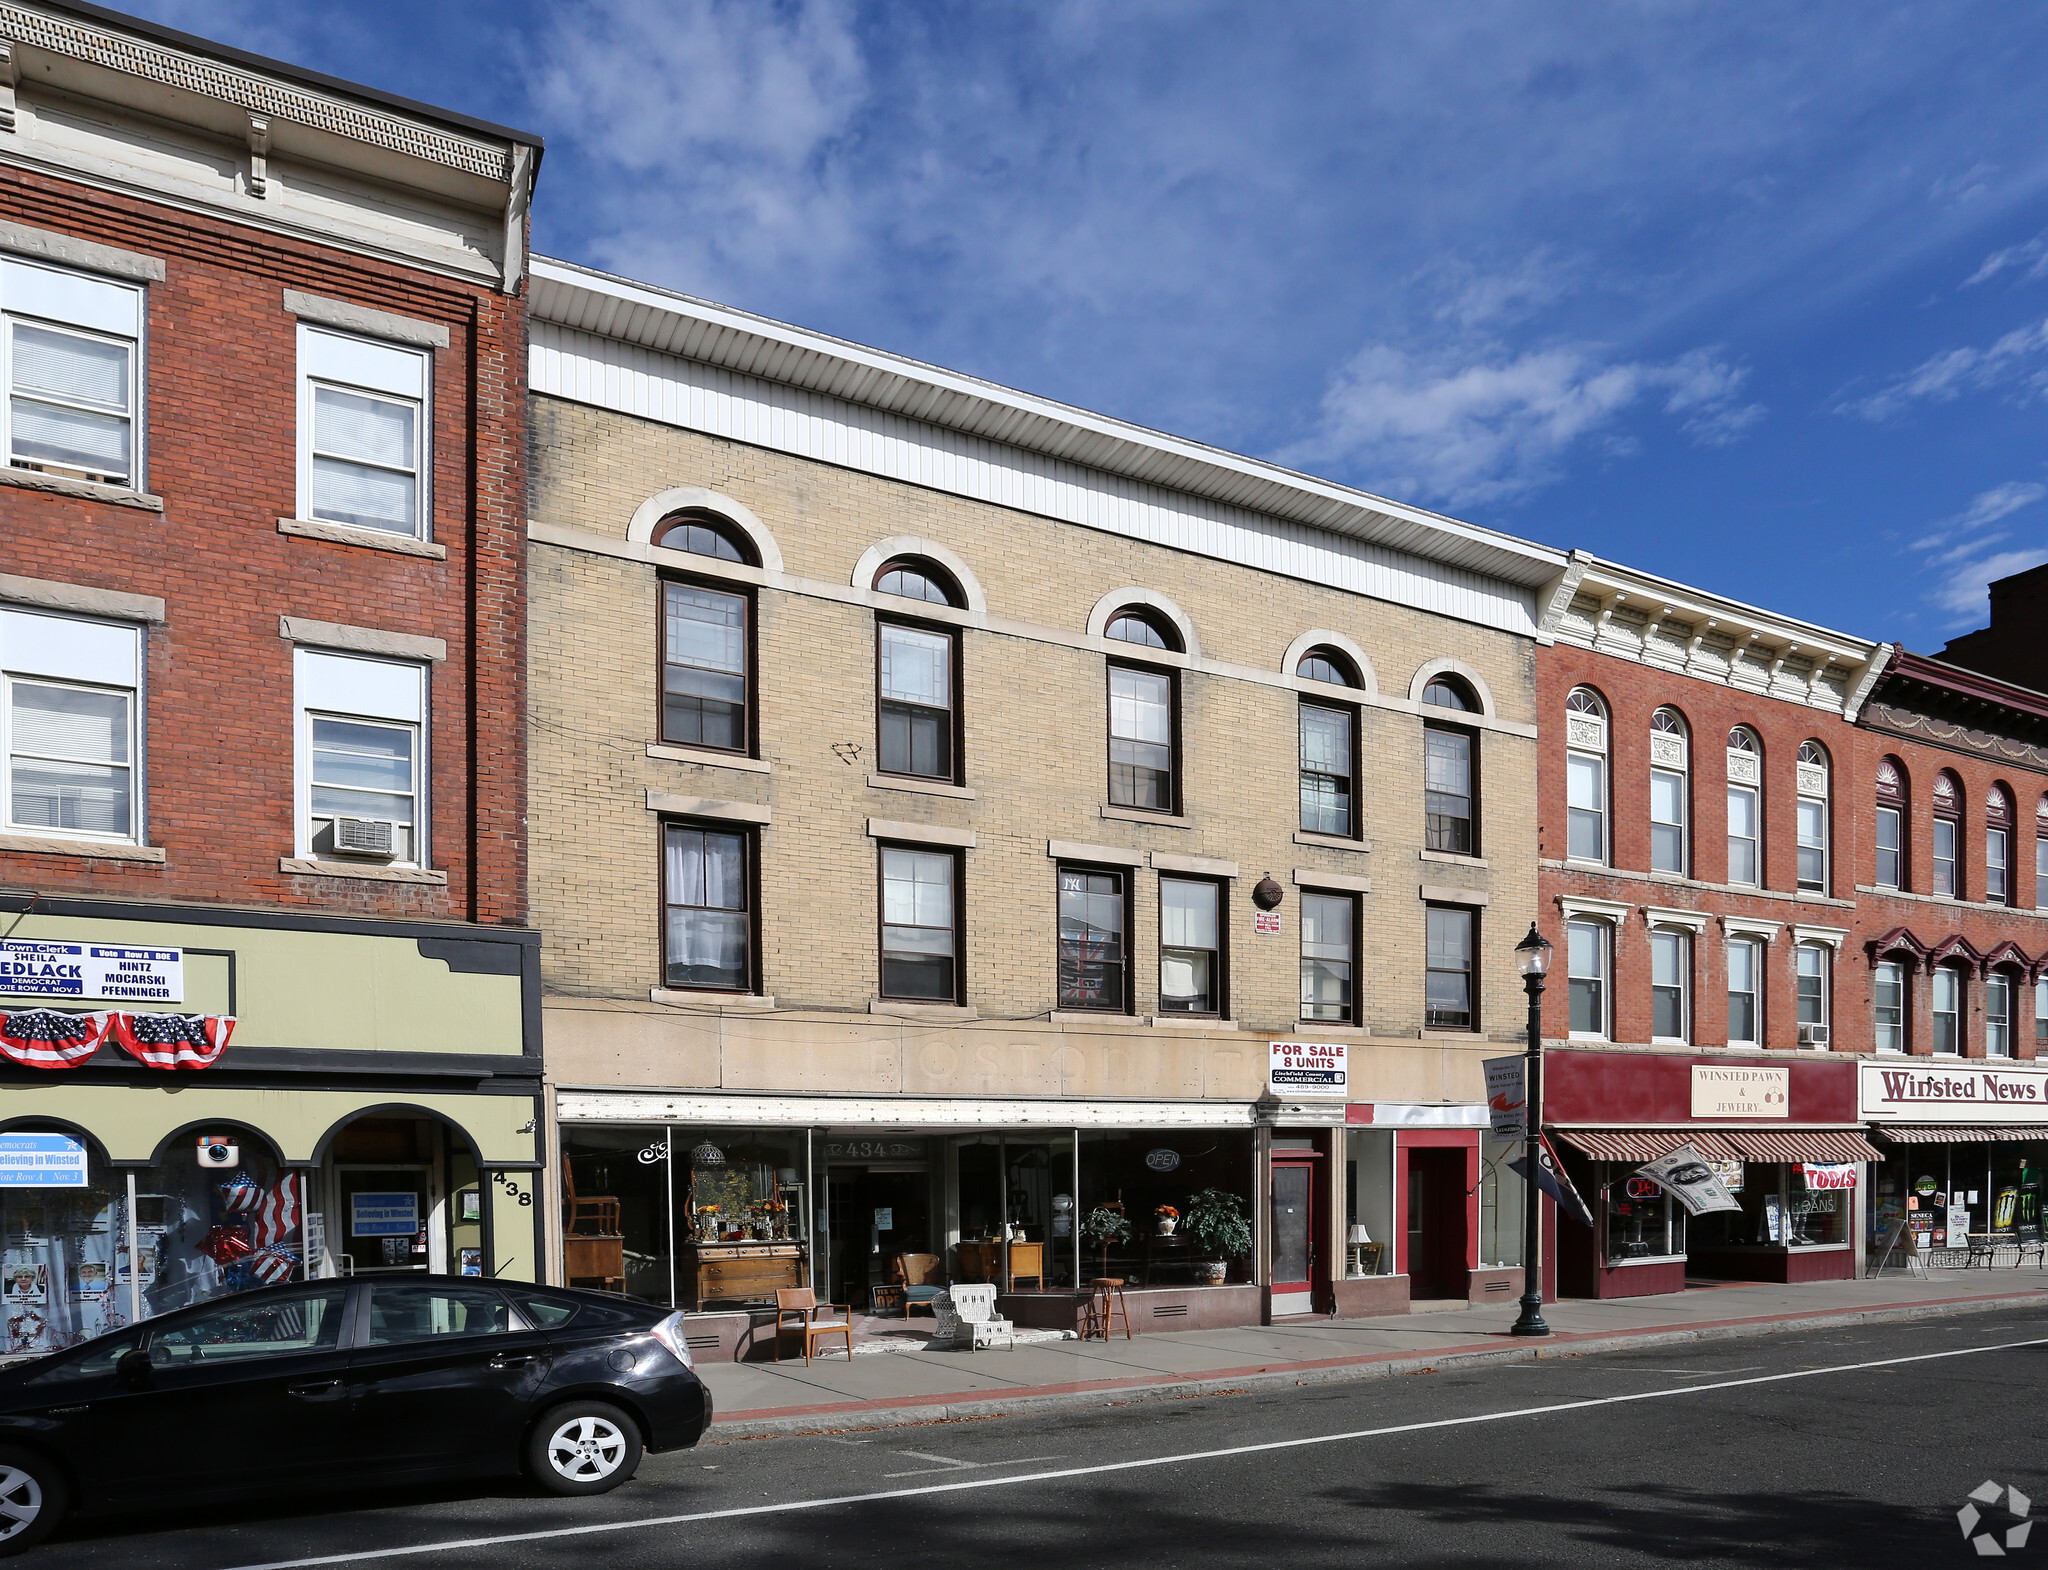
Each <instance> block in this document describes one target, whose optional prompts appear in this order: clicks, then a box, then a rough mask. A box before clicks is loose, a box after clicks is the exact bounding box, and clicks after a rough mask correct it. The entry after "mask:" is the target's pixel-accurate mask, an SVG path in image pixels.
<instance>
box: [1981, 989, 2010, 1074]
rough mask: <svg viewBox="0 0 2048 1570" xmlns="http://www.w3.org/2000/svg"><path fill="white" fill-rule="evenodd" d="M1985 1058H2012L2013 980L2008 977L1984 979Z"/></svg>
mask: <svg viewBox="0 0 2048 1570" xmlns="http://www.w3.org/2000/svg"><path fill="white" fill-rule="evenodd" d="M1984 1056H1986V1057H1987V1058H2009V1057H2011V1056H2012V978H2011V977H2010V976H2007V975H2003V974H1993V975H1990V976H1986V977H1985V978H1984Z"/></svg>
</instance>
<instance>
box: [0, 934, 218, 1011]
mask: <svg viewBox="0 0 2048 1570" xmlns="http://www.w3.org/2000/svg"><path fill="white" fill-rule="evenodd" d="M0 997H31V998H75V999H77V1000H79V1001H80V1002H85V1001H88V1000H93V1001H97V1000H106V1001H109V1002H119V1003H182V1002H184V1001H185V951H184V950H183V949H153V948H133V947H129V946H128V945H125V944H118V943H43V942H36V941H26V940H18V939H13V938H9V939H7V940H5V941H0Z"/></svg>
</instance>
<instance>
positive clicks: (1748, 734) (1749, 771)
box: [1728, 725, 1764, 888]
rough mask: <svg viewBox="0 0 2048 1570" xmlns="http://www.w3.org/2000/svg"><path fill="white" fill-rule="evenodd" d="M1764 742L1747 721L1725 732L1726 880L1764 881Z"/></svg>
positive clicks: (1742, 882)
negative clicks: (1726, 767)
mask: <svg viewBox="0 0 2048 1570" xmlns="http://www.w3.org/2000/svg"><path fill="white" fill-rule="evenodd" d="M1762 789H1763V744H1762V743H1761V742H1759V741H1758V740H1757V737H1756V732H1755V731H1753V730H1751V729H1750V728H1749V727H1748V726H1747V725H1738V726H1736V727H1735V729H1733V730H1731V731H1730V732H1729V733H1728V881H1729V882H1730V883H1735V884H1740V885H1742V886H1744V887H1746V888H1756V887H1758V886H1760V885H1761V884H1762V882H1763V866H1764V863H1763V803H1762Z"/></svg>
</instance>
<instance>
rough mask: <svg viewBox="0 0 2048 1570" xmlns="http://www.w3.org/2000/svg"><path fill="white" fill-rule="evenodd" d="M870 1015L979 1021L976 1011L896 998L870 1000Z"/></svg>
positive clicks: (978, 1011) (978, 1013) (950, 1004)
mask: <svg viewBox="0 0 2048 1570" xmlns="http://www.w3.org/2000/svg"><path fill="white" fill-rule="evenodd" d="M868 1012H869V1013H870V1014H886V1015H889V1016H890V1017H892V1018H895V1019H948V1020H951V1019H958V1020H968V1019H980V1018H981V1012H980V1010H978V1009H971V1008H961V1007H959V1006H958V1005H957V1004H952V1003H911V1002H907V1001H904V1000H902V999H898V998H872V999H870V1000H869V1002H868Z"/></svg>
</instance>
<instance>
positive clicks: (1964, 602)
mask: <svg viewBox="0 0 2048 1570" xmlns="http://www.w3.org/2000/svg"><path fill="white" fill-rule="evenodd" d="M2044 496H2048V485H2041V484H2038V483H2036V482H2034V481H2032V480H2008V481H2006V482H2005V483H2004V484H2002V485H1994V486H1992V487H1991V489H1989V490H1987V491H1979V492H1978V493H1977V495H1976V496H1974V497H1972V498H1971V500H1970V504H1969V506H1967V507H1965V508H1963V510H1962V511H1961V512H1958V513H1956V514H1954V515H1953V516H1951V517H1948V518H1944V519H1942V520H1940V521H1939V522H1938V523H1936V524H1935V525H1934V527H1933V529H1932V530H1931V531H1930V532H1929V533H1927V534H1925V535H1923V536H1922V537H1921V538H1919V539H1917V540H1915V541H1914V542H1913V549H1914V550H1916V551H1926V552H1928V553H1930V554H1929V555H1928V557H1927V564H1928V566H1929V567H1933V568H1946V569H1948V570H1947V572H1946V573H1945V575H1944V576H1942V577H1941V579H1940V581H1939V582H1938V583H1936V585H1935V586H1934V588H1933V589H1931V590H1930V591H1929V592H1928V595H1927V598H1928V600H1929V601H1930V602H1932V603H1933V605H1934V606H1935V608H1936V609H1937V610H1940V611H1942V612H1944V613H1946V614H1947V615H1948V616H1950V617H1951V618H1953V619H1954V621H1953V625H1955V626H1956V627H1958V628H1961V627H1963V626H1975V625H1977V624H1978V622H1980V621H1981V620H1982V619H1983V616H1984V606H1985V592H1986V588H1987V586H1988V585H1989V584H1990V583H1991V581H1992V580H1993V579H1995V578H2003V577H2006V576H2007V575H2008V574H2011V573H2015V572H2022V571H2024V570H2025V569H2027V568H2029V567H2033V566H2037V565H2039V564H2040V563H2041V562H2043V561H2048V543H2043V544H2039V545H2033V546H2021V547H2018V548H2016V549H2013V550H2005V551H1994V550H1993V547H1994V546H1998V545H2002V544H2004V543H2005V542H2006V541H2007V540H2009V539H2011V538H2012V536H2013V533H2014V531H2013V530H2011V529H1992V525H1994V524H1997V523H2000V522H2002V521H2003V520H2005V519H2006V518H2009V517H2011V516H2012V515H2013V514H2014V513H2016V512H2019V511H2020V510H2021V509H2023V508H2026V507H2031V506H2033V505H2034V504H2035V503H2036V502H2038V501H2040V500H2041V498H2042V497H2044ZM1986 530H1991V532H1989V533H1986V532H1984V531H1986Z"/></svg>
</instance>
